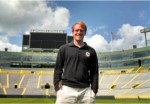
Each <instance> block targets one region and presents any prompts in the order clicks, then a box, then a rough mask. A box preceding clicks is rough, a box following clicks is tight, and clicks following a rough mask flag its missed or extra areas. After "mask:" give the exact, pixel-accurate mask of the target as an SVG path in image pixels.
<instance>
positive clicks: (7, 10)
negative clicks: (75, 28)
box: [0, 0, 150, 52]
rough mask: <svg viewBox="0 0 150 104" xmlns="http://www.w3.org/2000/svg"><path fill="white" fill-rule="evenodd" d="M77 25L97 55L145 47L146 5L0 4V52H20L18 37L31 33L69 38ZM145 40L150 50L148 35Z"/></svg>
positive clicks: (44, 0) (118, 1)
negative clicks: (61, 32) (60, 32)
mask: <svg viewBox="0 0 150 104" xmlns="http://www.w3.org/2000/svg"><path fill="white" fill-rule="evenodd" d="M79 21H83V22H84V23H85V24H86V25H87V29H88V30H87V33H86V35H85V37H84V41H85V42H86V43H87V44H88V45H89V46H91V47H93V48H94V49H95V50H96V51H97V52H110V51H121V50H128V49H132V48H133V45H136V46H137V48H140V47H145V46H146V44H145V35H144V33H141V32H140V30H141V29H144V28H150V1H148V0H147V1H139V0H138V1H135V0H132V1H130V0H127V1H123V0H115V1H112V0H109V1H108V0H106V1H101V0H96V1H92V0H91V1H90V0H82V1H81V0H77V1H71V0H68V1H67V0H65V1H64V0H59V1H58V0H56V1H55V0H0V51H4V49H5V48H8V51H11V52H21V51H22V36H23V34H29V33H30V31H31V30H32V29H40V30H65V31H66V32H67V34H68V36H71V35H72V34H71V27H72V25H73V24H74V23H76V22H79ZM112 36H113V37H112ZM146 38H147V45H148V46H150V32H147V33H146Z"/></svg>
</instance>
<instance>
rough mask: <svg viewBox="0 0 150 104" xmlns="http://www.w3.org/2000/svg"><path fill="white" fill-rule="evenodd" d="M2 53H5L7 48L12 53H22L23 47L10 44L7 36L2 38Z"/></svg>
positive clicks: (0, 49)
mask: <svg viewBox="0 0 150 104" xmlns="http://www.w3.org/2000/svg"><path fill="white" fill-rule="evenodd" d="M0 39H1V40H0V45H1V47H0V51H4V50H5V48H7V49H8V51H12V52H20V51H21V49H22V48H21V47H18V46H17V45H15V44H10V43H9V39H8V37H7V36H0Z"/></svg>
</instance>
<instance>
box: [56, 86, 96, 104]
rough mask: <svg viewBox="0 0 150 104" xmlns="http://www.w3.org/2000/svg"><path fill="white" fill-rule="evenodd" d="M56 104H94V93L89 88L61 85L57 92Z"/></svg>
mask: <svg viewBox="0 0 150 104" xmlns="http://www.w3.org/2000/svg"><path fill="white" fill-rule="evenodd" d="M56 104H95V93H94V92H93V90H91V88H90V87H87V88H72V87H68V86H65V85H63V86H62V87H61V88H60V90H58V91H57V99H56Z"/></svg>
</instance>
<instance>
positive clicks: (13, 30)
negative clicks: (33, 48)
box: [0, 0, 70, 50]
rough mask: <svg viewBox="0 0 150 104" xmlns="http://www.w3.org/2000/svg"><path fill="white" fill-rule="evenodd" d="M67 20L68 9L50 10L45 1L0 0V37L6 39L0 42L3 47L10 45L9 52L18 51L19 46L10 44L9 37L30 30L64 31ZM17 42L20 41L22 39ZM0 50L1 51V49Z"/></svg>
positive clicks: (57, 8) (68, 16)
mask: <svg viewBox="0 0 150 104" xmlns="http://www.w3.org/2000/svg"><path fill="white" fill-rule="evenodd" d="M49 2H50V1H49ZM69 18H70V14H69V10H68V9H66V8H63V7H55V8H51V7H49V6H48V4H47V2H46V0H40V1H38V0H31V1H24V0H0V33H1V34H0V35H1V36H3V37H7V39H8V41H5V42H4V41H3V40H2V39H0V42H1V43H3V44H4V46H8V45H9V46H11V45H12V47H9V48H10V50H13V49H12V48H13V47H18V48H17V49H20V48H21V46H18V45H17V44H12V43H10V41H9V38H10V37H14V36H17V35H22V34H24V33H25V32H29V31H30V30H31V29H49V30H66V29H67V27H68V24H69ZM18 41H22V38H20V40H18ZM20 43H21V42H20ZM0 49H1V50H3V48H2V47H0Z"/></svg>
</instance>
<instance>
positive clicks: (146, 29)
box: [140, 28, 150, 47]
mask: <svg viewBox="0 0 150 104" xmlns="http://www.w3.org/2000/svg"><path fill="white" fill-rule="evenodd" d="M140 32H141V33H144V35H145V44H146V47H147V38H146V33H147V32H150V28H144V29H141V30H140Z"/></svg>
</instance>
